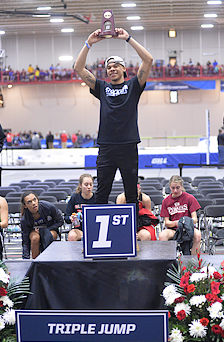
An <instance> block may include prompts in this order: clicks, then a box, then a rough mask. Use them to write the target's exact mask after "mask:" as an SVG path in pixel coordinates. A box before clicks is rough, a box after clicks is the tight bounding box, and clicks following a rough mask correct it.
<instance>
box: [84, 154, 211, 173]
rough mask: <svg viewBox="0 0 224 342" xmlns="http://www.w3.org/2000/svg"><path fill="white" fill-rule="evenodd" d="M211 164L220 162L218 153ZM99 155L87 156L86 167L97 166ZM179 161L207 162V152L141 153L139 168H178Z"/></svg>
mask: <svg viewBox="0 0 224 342" xmlns="http://www.w3.org/2000/svg"><path fill="white" fill-rule="evenodd" d="M209 156H210V164H217V163H218V153H210V155H209ZM96 158H97V156H92V155H91V156H88V155H86V156H85V167H94V168H95V167H96ZM179 163H184V164H205V163H206V153H183V154H181V153H178V154H140V155H139V169H147V168H157V169H160V168H168V167H170V168H178V164H179Z"/></svg>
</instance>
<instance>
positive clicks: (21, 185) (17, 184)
mask: <svg viewBox="0 0 224 342" xmlns="http://www.w3.org/2000/svg"><path fill="white" fill-rule="evenodd" d="M27 185H31V183H30V182H22V183H11V184H9V186H13V187H14V186H19V187H20V189H24V188H26V187H27Z"/></svg>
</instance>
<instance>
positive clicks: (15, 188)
mask: <svg viewBox="0 0 224 342" xmlns="http://www.w3.org/2000/svg"><path fill="white" fill-rule="evenodd" d="M9 186H10V188H12V189H14V190H16V191H19V192H20V191H21V190H22V189H21V188H20V186H18V185H9Z"/></svg>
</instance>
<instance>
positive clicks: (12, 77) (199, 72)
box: [0, 58, 224, 82]
mask: <svg viewBox="0 0 224 342" xmlns="http://www.w3.org/2000/svg"><path fill="white" fill-rule="evenodd" d="M73 66H74V65H73ZM73 66H72V67H71V68H64V67H62V66H61V65H60V63H57V64H56V65H55V66H54V65H53V64H51V65H50V67H49V69H43V68H40V67H39V66H38V65H36V67H33V66H32V64H29V66H28V68H27V70H26V69H22V70H20V71H18V70H13V69H12V67H11V66H10V65H9V66H7V67H5V68H3V69H2V70H1V74H0V75H1V81H2V82H33V81H54V80H56V81H68V80H76V79H78V78H79V77H78V75H77V73H76V72H75V71H74V68H73ZM86 67H87V69H88V70H89V71H90V72H92V73H93V74H94V75H95V76H96V77H97V78H99V79H104V78H106V71H105V61H104V59H103V58H101V59H97V60H96V62H95V63H93V64H89V65H87V66H86ZM138 68H139V64H138V63H136V64H135V65H134V64H133V63H132V62H131V61H130V62H129V63H127V75H128V77H133V76H135V75H136V74H137V71H138ZM215 75H220V76H221V75H222V76H223V75H224V64H218V62H217V61H216V60H214V61H213V62H211V61H207V63H206V65H201V64H200V63H199V62H196V63H193V61H192V59H191V58H190V59H189V61H188V63H185V62H184V63H183V64H182V65H178V64H177V62H176V61H175V62H173V63H168V64H167V65H164V62H163V61H161V60H158V61H155V63H154V64H153V65H152V69H151V72H150V75H149V77H150V78H164V77H169V78H175V77H203V76H215Z"/></svg>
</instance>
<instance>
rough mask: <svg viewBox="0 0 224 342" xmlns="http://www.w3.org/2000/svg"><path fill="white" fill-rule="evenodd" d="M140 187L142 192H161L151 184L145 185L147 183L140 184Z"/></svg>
mask: <svg viewBox="0 0 224 342" xmlns="http://www.w3.org/2000/svg"><path fill="white" fill-rule="evenodd" d="M141 189H142V191H143V192H145V191H148V192H149V191H157V192H158V191H159V192H160V193H161V190H158V189H156V188H155V187H154V186H153V185H147V184H141Z"/></svg>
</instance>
